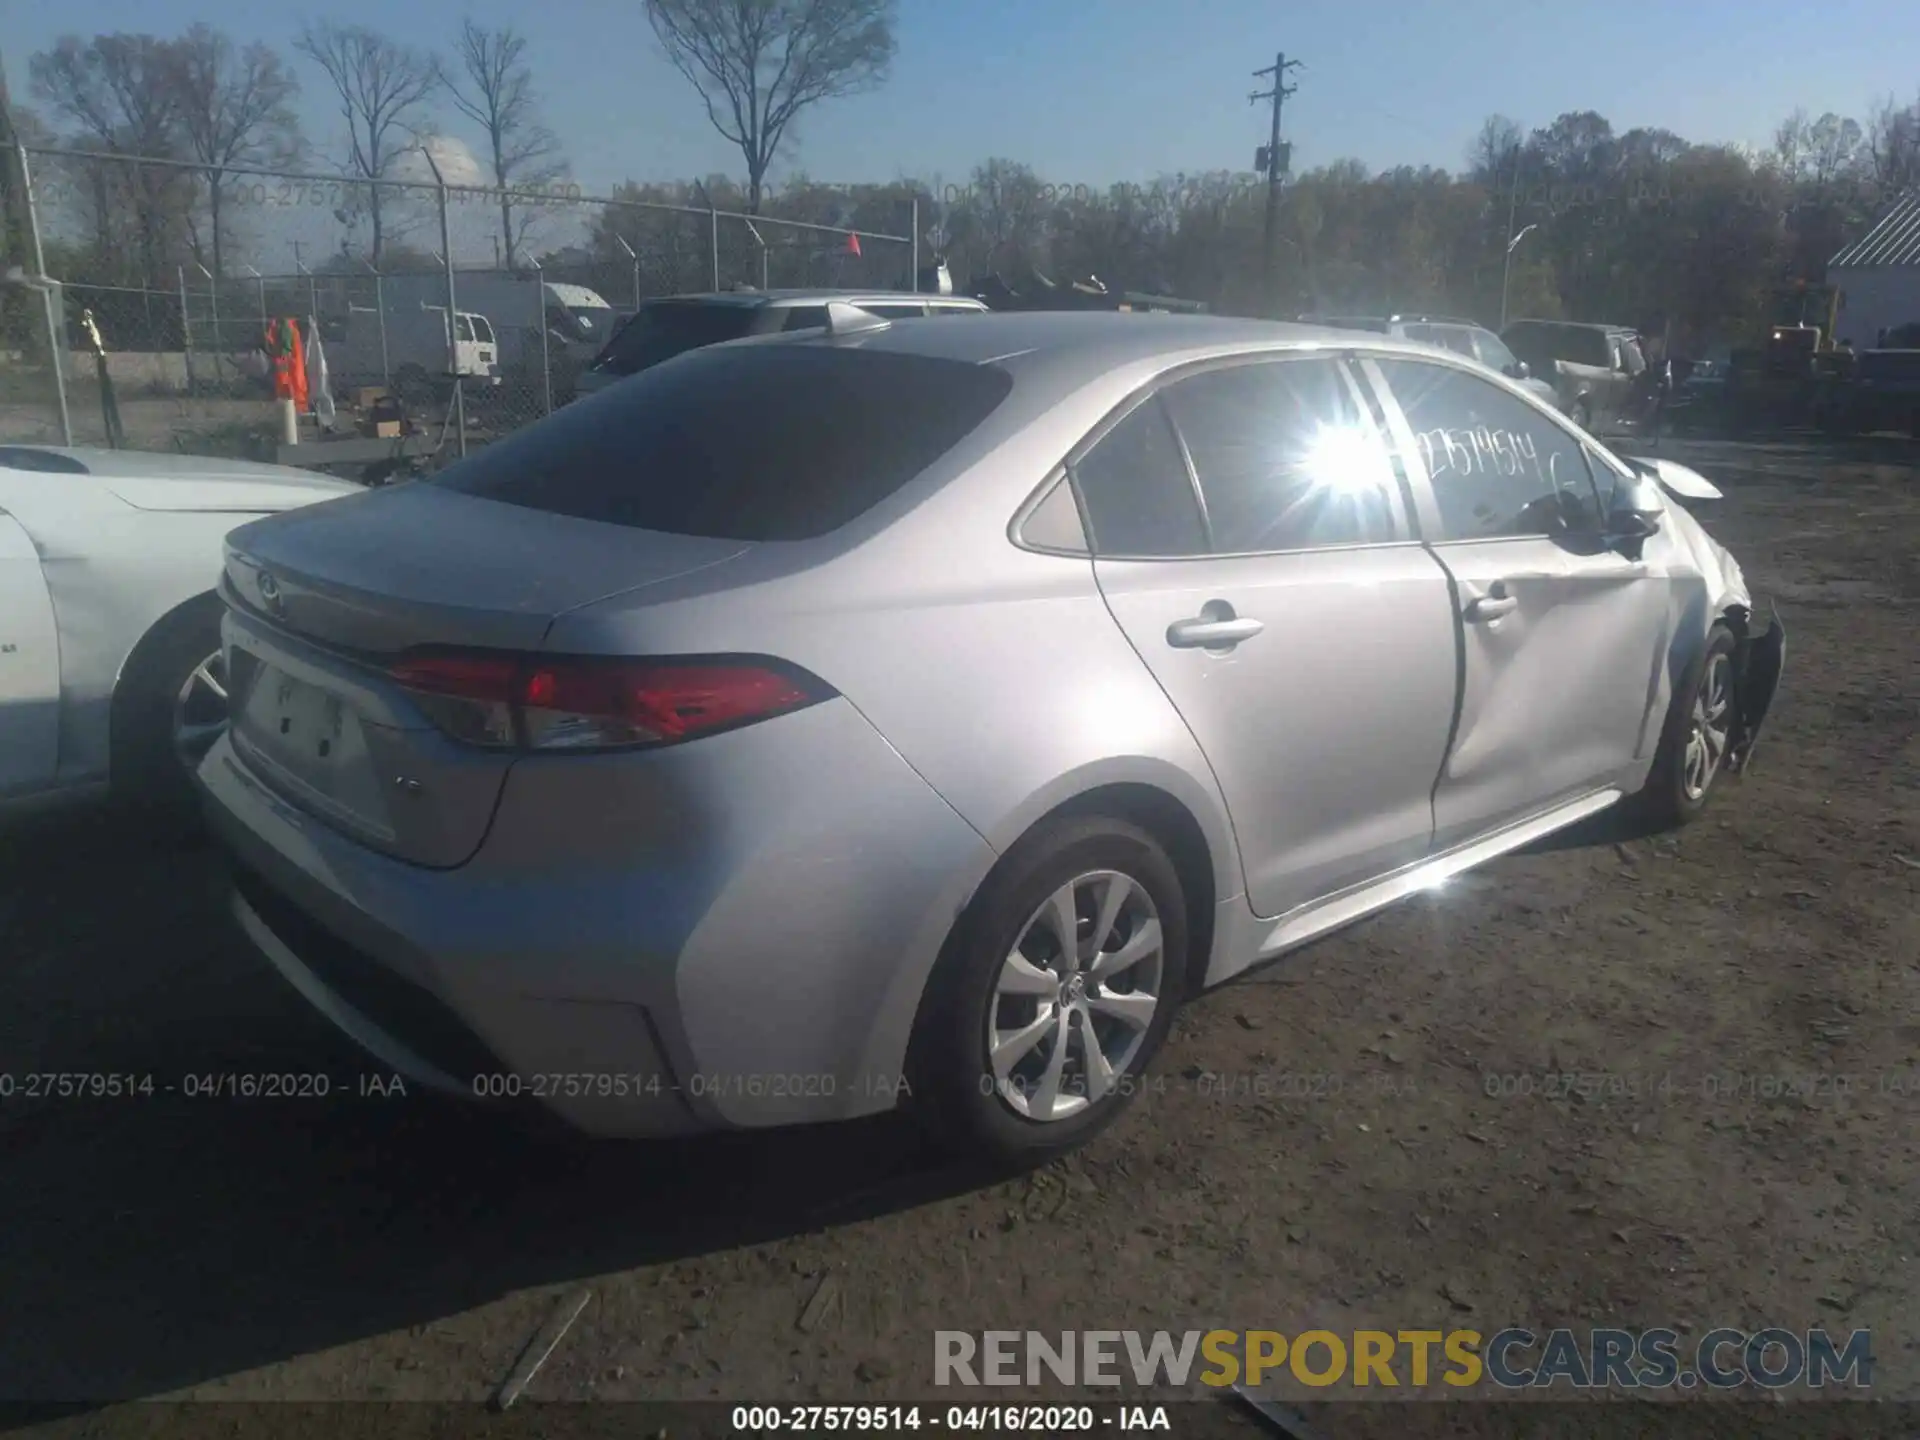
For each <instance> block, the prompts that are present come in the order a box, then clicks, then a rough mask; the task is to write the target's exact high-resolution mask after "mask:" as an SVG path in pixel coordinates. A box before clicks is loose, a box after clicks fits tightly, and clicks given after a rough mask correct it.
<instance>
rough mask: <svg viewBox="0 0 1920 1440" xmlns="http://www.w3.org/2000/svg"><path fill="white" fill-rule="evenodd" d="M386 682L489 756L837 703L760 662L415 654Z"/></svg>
mask: <svg viewBox="0 0 1920 1440" xmlns="http://www.w3.org/2000/svg"><path fill="white" fill-rule="evenodd" d="M388 673H389V674H390V675H391V676H392V677H393V679H394V681H395V683H396V684H398V685H399V686H400V687H401V688H402V689H404V690H406V691H407V692H408V693H409V694H410V695H411V696H412V697H413V699H414V702H415V703H416V704H417V705H418V706H419V707H420V710H421V712H422V713H423V714H425V715H426V716H427V718H428V719H430V720H431V721H433V723H434V724H435V725H437V726H438V727H439V728H440V729H441V730H443V731H444V732H445V733H446V734H448V735H449V736H451V737H452V738H453V739H455V740H460V741H463V742H464V743H466V744H469V745H481V746H486V747H489V748H496V749H519V748H524V749H528V750H545V751H553V750H624V749H633V748H636V747H643V746H659V745H676V744H679V743H681V742H682V741H686V740H694V739H698V738H699V737H700V736H703V735H712V734H716V733H718V732H720V731H723V730H735V729H738V728H739V727H741V726H742V725H751V724H754V723H755V722H756V721H760V720H767V719H771V718H772V717H774V716H776V715H784V714H787V713H788V712H790V711H793V710H800V709H804V708H805V707H807V706H809V705H813V704H817V703H818V702H819V701H821V700H826V699H829V698H831V697H832V696H833V695H834V694H835V691H834V690H833V688H832V687H831V686H829V685H827V684H826V683H824V682H823V681H821V680H819V679H817V678H816V677H814V676H812V675H810V674H808V673H807V672H806V671H804V670H801V669H799V668H797V667H795V666H791V665H787V664H785V663H784V662H782V661H778V660H770V659H766V658H764V657H760V656H737V657H736V656H725V657H717V658H712V659H707V658H684V659H671V660H627V659H606V658H601V657H598V656H578V657H570V656H549V655H514V654H506V653H502V652H498V651H475V650H421V651H415V652H412V653H410V654H407V655H404V656H402V657H401V658H400V659H399V660H398V661H397V662H396V663H395V664H394V665H393V666H392V667H391V668H390V669H389V671H388Z"/></svg>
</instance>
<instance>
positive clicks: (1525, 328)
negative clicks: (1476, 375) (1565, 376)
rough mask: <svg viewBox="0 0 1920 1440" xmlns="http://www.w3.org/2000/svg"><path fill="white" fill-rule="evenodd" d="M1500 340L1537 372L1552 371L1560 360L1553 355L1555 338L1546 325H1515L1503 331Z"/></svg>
mask: <svg viewBox="0 0 1920 1440" xmlns="http://www.w3.org/2000/svg"><path fill="white" fill-rule="evenodd" d="M1500 338H1501V339H1502V340H1504V341H1506V342H1507V344H1508V346H1510V347H1511V348H1512V350H1513V353H1514V354H1516V355H1518V356H1519V357H1520V358H1521V359H1522V360H1524V361H1526V362H1527V364H1529V365H1530V366H1532V367H1533V368H1534V369H1535V370H1551V369H1552V368H1553V362H1554V361H1555V360H1556V359H1557V358H1558V357H1557V356H1556V355H1555V354H1554V353H1553V337H1552V336H1551V335H1549V334H1548V333H1547V329H1546V327H1545V326H1544V325H1514V326H1511V327H1509V328H1508V329H1506V330H1503V331H1502V332H1501V333H1500Z"/></svg>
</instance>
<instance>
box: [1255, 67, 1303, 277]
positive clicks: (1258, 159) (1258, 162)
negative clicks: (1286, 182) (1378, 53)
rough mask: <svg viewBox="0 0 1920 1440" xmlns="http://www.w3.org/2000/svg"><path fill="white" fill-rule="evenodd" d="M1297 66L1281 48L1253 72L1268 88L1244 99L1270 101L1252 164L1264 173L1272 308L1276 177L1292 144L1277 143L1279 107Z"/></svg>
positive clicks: (1277, 220)
mask: <svg viewBox="0 0 1920 1440" xmlns="http://www.w3.org/2000/svg"><path fill="white" fill-rule="evenodd" d="M1300 68H1301V65H1300V62H1299V61H1298V60H1289V59H1287V52H1286V51H1284V50H1282V51H1281V52H1280V53H1279V54H1277V55H1275V56H1274V57H1273V64H1272V65H1271V66H1270V67H1269V68H1267V69H1265V70H1256V71H1254V72H1253V78H1254V79H1256V80H1261V79H1265V78H1266V77H1267V76H1269V75H1271V76H1272V77H1273V88H1272V89H1271V90H1257V91H1255V92H1254V93H1253V94H1252V95H1249V96H1248V97H1247V103H1248V104H1250V105H1258V104H1259V103H1260V102H1261V101H1262V100H1271V101H1272V102H1273V133H1272V135H1271V136H1270V137H1269V139H1268V141H1267V143H1266V144H1265V145H1263V146H1261V147H1260V148H1259V149H1258V150H1256V151H1254V152H1253V164H1254V168H1255V169H1256V170H1264V171H1266V174H1267V224H1266V232H1265V238H1266V249H1265V252H1264V253H1265V259H1266V284H1267V308H1268V309H1269V310H1271V309H1273V308H1275V306H1276V305H1277V304H1278V303H1279V299H1280V295H1279V276H1278V273H1277V270H1276V266H1275V255H1274V243H1273V242H1274V239H1275V236H1276V235H1277V234H1278V231H1279V228H1280V177H1281V176H1282V175H1284V174H1286V173H1287V167H1288V162H1289V161H1290V160H1291V158H1292V150H1293V147H1292V146H1291V145H1282V144H1281V143H1280V107H1281V106H1282V105H1284V104H1285V103H1286V99H1287V97H1288V96H1289V95H1291V94H1293V93H1294V91H1296V90H1298V89H1299V88H1300V87H1299V86H1298V85H1289V84H1287V72H1288V71H1290V70H1298V69H1300Z"/></svg>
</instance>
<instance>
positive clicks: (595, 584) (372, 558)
mask: <svg viewBox="0 0 1920 1440" xmlns="http://www.w3.org/2000/svg"><path fill="white" fill-rule="evenodd" d="M336 508H337V510H338V511H339V512H340V513H338V514H336V515H334V516H331V517H329V519H328V521H327V522H326V523H324V524H320V525H311V524H302V523H300V522H301V520H302V518H303V514H304V513H305V512H298V511H296V512H293V513H291V514H288V515H285V516H278V517H275V518H274V519H273V520H271V521H267V522H258V523H256V524H252V525H247V526H243V527H242V528H241V529H239V530H237V531H235V532H234V534H233V535H232V536H230V537H229V539H228V542H227V560H226V570H225V575H224V577H223V586H222V588H223V592H224V594H225V595H226V598H227V601H228V605H229V615H228V619H227V624H226V644H227V667H228V682H229V683H228V688H229V693H230V706H231V714H232V728H231V735H232V744H233V749H234V752H235V754H236V756H237V757H238V760H239V762H240V763H242V764H243V765H244V766H245V767H246V769H247V770H248V771H250V772H251V774H252V776H253V777H254V778H255V779H257V780H258V781H259V782H260V783H261V784H262V785H264V786H265V787H266V788H267V789H268V790H269V791H271V792H272V793H273V794H274V795H275V796H277V797H278V798H279V799H280V800H283V801H285V802H287V803H288V804H289V805H291V806H292V807H294V808H295V809H298V810H300V811H303V812H305V813H306V814H307V815H309V816H312V817H315V818H317V819H319V820H321V821H322V822H324V823H326V824H328V825H330V826H332V827H333V828H335V829H338V830H341V831H344V832H346V833H348V834H350V835H352V836H353V837H354V838H356V839H357V840H359V841H360V842H361V843H363V844H366V845H368V846H370V847H371V848H374V849H377V850H381V851H384V852H386V853H388V854H391V855H394V856H395V857H397V858H400V859H403V860H407V861H410V862H413V863H415V864H420V865H425V866H432V867H437V868H450V867H453V866H457V865H461V864H464V863H465V862H466V861H467V860H468V859H470V858H471V857H472V855H473V853H474V852H475V850H477V849H478V848H479V845H480V842H481V841H482V840H483V839H484V838H485V836H486V831H487V826H488V825H489V823H490V822H491V819H492V815H493V809H494V805H495V803H496V802H497V800H498V798H499V794H500V789H501V787H502V785H503V784H504V783H505V780H506V776H507V772H508V770H509V769H510V768H511V767H512V765H513V763H514V760H515V757H516V754H517V751H516V750H515V749H513V748H511V747H510V746H499V747H488V746H481V745H472V744H463V743H461V742H460V741H459V740H457V739H454V738H452V737H450V736H449V735H448V734H446V733H444V731H443V730H442V728H441V727H440V726H438V725H436V724H435V722H434V720H433V718H432V717H431V716H430V714H429V713H428V710H427V709H426V708H423V702H422V699H421V697H419V696H417V695H415V694H413V693H411V692H410V691H409V690H408V689H407V688H406V687H405V686H403V685H401V684H400V683H398V682H397V681H396V680H395V679H394V677H393V675H392V674H391V672H390V667H391V666H392V664H393V663H394V662H395V660H397V658H398V657H399V656H400V655H401V654H402V653H404V652H407V651H410V650H415V649H417V648H418V647H423V646H426V647H436V648H437V647H443V646H452V647H462V648H476V647H477V648H480V649H483V650H507V651H520V652H530V651H536V650H538V649H540V647H541V642H542V640H543V639H544V637H545V635H546V633H547V631H548V629H549V627H550V626H551V625H552V624H553V622H554V620H555V619H556V618H558V617H559V616H560V615H563V614H565V613H566V612H567V611H569V610H572V609H576V608H578V607H579V606H582V605H586V604H590V603H592V602H593V601H596V600H602V599H607V598H610V597H612V596H614V595H618V594H623V593H627V592H629V591H633V590H637V589H641V588H644V587H645V586H647V585H650V584H655V583H659V582H661V581H664V580H668V579H672V578H674V577H677V576H683V575H686V574H688V573H690V572H692V571H695V570H699V569H702V568H705V567H709V566H713V565H717V564H721V563H724V562H725V561H727V560H730V559H732V558H733V557H734V556H737V555H740V554H742V553H744V552H745V551H747V550H749V549H751V548H752V547H751V546H749V545H746V544H743V543H742V542H740V541H737V540H724V541H721V540H708V539H702V538H699V537H693V536H682V535H662V534H658V533H655V532H650V531H644V530H635V529H623V528H621V527H618V526H612V525H602V524H597V523H595V522H592V521H585V520H578V519H572V518H570V517H567V516H561V515H550V514H544V513H541V512H538V511H533V510H529V509H526V508H524V507H519V506H512V505H505V504H501V503H499V502H496V501H491V500H483V499H478V498H475V497H472V496H466V495H460V494H456V493H452V492H448V491H443V490H440V489H438V488H437V487H428V486H421V485H403V486H397V487H394V488H392V489H390V490H384V491H373V492H369V493H367V494H366V495H364V496H357V497H352V498H350V499H347V500H344V501H341V502H340V503H339V505H338V506H337V507H336Z"/></svg>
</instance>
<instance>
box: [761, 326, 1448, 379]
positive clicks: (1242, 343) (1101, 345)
mask: <svg viewBox="0 0 1920 1440" xmlns="http://www.w3.org/2000/svg"><path fill="white" fill-rule="evenodd" d="M764 342H772V343H788V344H811V345H849V346H857V347H859V348H862V349H867V350H876V351H883V352H889V353H896V354H907V355H922V356H926V357H928V358H930V359H942V360H951V361H956V362H958V363H961V364H973V365H994V364H1012V363H1014V362H1018V365H1019V368H1020V369H1021V370H1022V371H1031V370H1034V369H1040V368H1045V369H1049V370H1053V371H1057V372H1059V373H1060V374H1061V376H1062V378H1066V379H1069V380H1078V379H1087V380H1092V379H1095V378H1097V377H1098V376H1100V375H1102V374H1104V373H1105V372H1107V371H1109V370H1112V369H1114V368H1116V367H1119V366H1123V365H1128V364H1132V363H1134V362H1137V361H1149V360H1155V359H1162V358H1164V359H1167V360H1169V361H1171V362H1174V363H1178V362H1180V361H1183V360H1203V359H1207V358H1211V357H1224V356H1229V355H1234V354H1240V353H1245V352H1248V351H1261V350H1276V349H1293V350H1314V349H1328V350H1351V349H1354V348H1356V347H1357V346H1364V348H1366V349H1368V350H1374V351H1397V352H1404V353H1405V354H1407V355H1410V356H1418V357H1421V358H1431V356H1432V355H1433V353H1434V352H1433V349H1432V347H1431V346H1427V345H1421V344H1417V343H1415V342H1414V341H1411V340H1403V339H1400V338H1398V337H1396V336H1391V335H1367V336H1365V338H1364V339H1363V338H1361V336H1360V334H1359V333H1358V332H1355V331H1352V330H1339V329H1335V328H1333V327H1330V326H1323V325H1301V324H1297V323H1289V322H1283V321H1275V320H1238V319H1228V318H1226V317H1224V316H1217V315H1185V314H1177V313H1173V312H1169V311H1116V310H1068V311H1060V310H1038V311H1035V310H1012V311H1007V310H1000V311H988V312H987V313H986V314H984V315H982V316H980V317H979V318H978V319H975V320H971V321H969V322H968V323H967V324H965V325H952V326H949V325H885V326H881V327H876V328H873V329H869V330H858V331H854V332H852V333H851V334H842V335H838V336H835V335H832V334H830V333H829V332H826V331H820V330H810V331H800V332H794V333H792V334H787V335H771V336H765V337H762V341H761V342H756V341H754V340H743V341H734V342H732V343H734V344H741V345H751V344H755V343H764Z"/></svg>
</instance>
